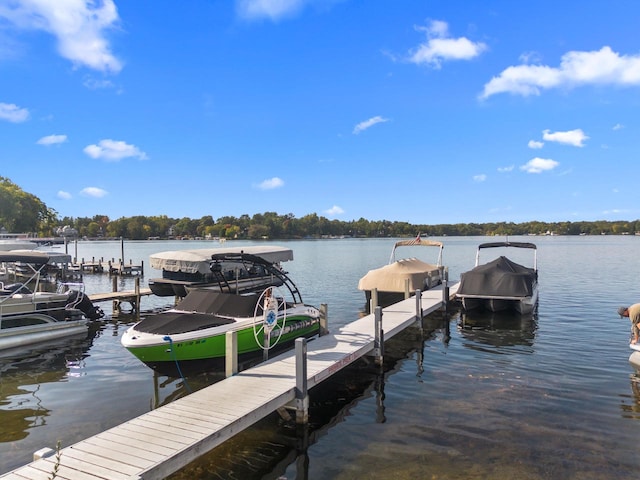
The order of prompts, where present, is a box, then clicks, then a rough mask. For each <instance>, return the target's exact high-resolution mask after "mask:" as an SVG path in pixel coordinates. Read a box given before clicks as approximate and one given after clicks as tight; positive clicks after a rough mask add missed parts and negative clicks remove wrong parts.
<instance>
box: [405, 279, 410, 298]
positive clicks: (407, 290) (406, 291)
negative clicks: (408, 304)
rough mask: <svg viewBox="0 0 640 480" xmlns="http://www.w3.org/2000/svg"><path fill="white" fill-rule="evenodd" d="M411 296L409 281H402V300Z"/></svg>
mask: <svg viewBox="0 0 640 480" xmlns="http://www.w3.org/2000/svg"><path fill="white" fill-rule="evenodd" d="M410 296H411V292H409V279H408V278H405V279H404V299H405V300H406V299H407V298H409V297H410Z"/></svg>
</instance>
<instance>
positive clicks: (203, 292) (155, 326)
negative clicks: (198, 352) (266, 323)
mask: <svg viewBox="0 0 640 480" xmlns="http://www.w3.org/2000/svg"><path fill="white" fill-rule="evenodd" d="M257 301H258V295H232V294H228V293H220V292H215V291H212V290H207V289H194V290H191V291H189V293H188V294H187V296H186V297H184V299H183V300H182V301H181V302H180V303H179V304H178V305H177V307H176V308H175V309H173V310H169V311H166V312H161V313H158V314H156V315H152V316H150V317H147V318H145V319H144V320H141V321H140V322H138V324H137V325H136V327H135V329H136V330H137V331H139V332H146V333H155V334H158V335H175V334H178V333H185V332H192V331H195V330H203V329H205V328H211V327H217V326H220V325H227V324H229V323H233V320H231V319H229V318H222V317H220V316H218V315H224V316H225V317H244V318H247V317H249V318H250V317H253V316H254V313H255V308H256V303H257ZM258 314H260V315H261V314H262V310H260V311H259V312H258Z"/></svg>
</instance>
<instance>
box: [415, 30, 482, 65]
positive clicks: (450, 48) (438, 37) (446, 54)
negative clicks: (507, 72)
mask: <svg viewBox="0 0 640 480" xmlns="http://www.w3.org/2000/svg"><path fill="white" fill-rule="evenodd" d="M415 28H416V30H418V31H422V32H425V33H426V35H427V41H426V43H421V44H420V45H419V46H418V47H417V48H414V49H413V50H412V51H410V52H409V61H410V62H412V63H415V64H418V65H422V64H426V65H429V66H431V67H433V68H440V66H441V64H442V62H443V61H447V60H471V59H472V58H475V57H477V56H478V55H480V54H481V53H482V52H483V51H485V50H486V49H487V46H486V45H485V44H484V43H482V42H472V41H471V40H469V39H468V38H466V37H459V38H451V37H449V26H448V24H447V23H446V22H443V21H440V20H433V21H432V22H431V23H430V24H429V25H428V26H427V27H415Z"/></svg>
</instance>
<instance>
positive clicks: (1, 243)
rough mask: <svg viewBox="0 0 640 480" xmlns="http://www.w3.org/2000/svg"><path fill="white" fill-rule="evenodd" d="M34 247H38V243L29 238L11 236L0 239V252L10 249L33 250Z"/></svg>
mask: <svg viewBox="0 0 640 480" xmlns="http://www.w3.org/2000/svg"><path fill="white" fill-rule="evenodd" d="M36 248H38V244H37V243H36V242H31V241H29V240H21V239H13V238H11V239H9V238H3V239H0V252H8V251H11V250H35V249H36Z"/></svg>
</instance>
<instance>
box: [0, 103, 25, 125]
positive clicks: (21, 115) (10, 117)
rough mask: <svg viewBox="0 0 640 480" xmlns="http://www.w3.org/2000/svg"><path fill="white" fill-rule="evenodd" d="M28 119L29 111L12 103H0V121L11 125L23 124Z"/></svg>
mask: <svg viewBox="0 0 640 480" xmlns="http://www.w3.org/2000/svg"><path fill="white" fill-rule="evenodd" d="M28 118H29V110H27V109H26V108H20V107H18V106H17V105H15V104H13V103H0V120H7V121H9V122H13V123H20V122H24V121H26V120H27V119H28Z"/></svg>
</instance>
